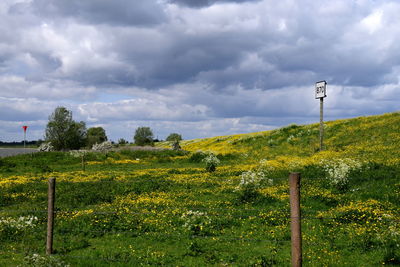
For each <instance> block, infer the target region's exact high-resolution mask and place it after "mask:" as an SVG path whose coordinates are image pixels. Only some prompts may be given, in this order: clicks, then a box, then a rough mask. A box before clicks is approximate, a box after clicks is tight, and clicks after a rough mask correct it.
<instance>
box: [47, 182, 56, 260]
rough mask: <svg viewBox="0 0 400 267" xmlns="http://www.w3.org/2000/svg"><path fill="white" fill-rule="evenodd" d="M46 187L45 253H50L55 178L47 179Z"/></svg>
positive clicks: (51, 246) (51, 249) (51, 247)
mask: <svg viewBox="0 0 400 267" xmlns="http://www.w3.org/2000/svg"><path fill="white" fill-rule="evenodd" d="M48 183H49V189H48V206H47V242H46V254H47V255H50V254H52V253H53V227H54V201H55V192H56V191H55V189H56V178H50V179H49V182H48Z"/></svg>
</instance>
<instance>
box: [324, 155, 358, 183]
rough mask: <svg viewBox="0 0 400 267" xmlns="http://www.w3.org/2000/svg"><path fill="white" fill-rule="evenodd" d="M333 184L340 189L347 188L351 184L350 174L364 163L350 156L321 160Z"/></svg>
mask: <svg viewBox="0 0 400 267" xmlns="http://www.w3.org/2000/svg"><path fill="white" fill-rule="evenodd" d="M321 163H322V164H321V165H322V166H324V170H325V173H326V175H327V178H328V179H329V182H330V184H331V185H333V186H335V187H336V188H338V189H339V190H343V189H346V188H347V186H348V184H349V174H350V172H351V171H355V170H358V169H360V168H361V166H362V163H361V162H359V161H357V160H354V159H349V158H344V159H334V160H330V161H323V162H321Z"/></svg>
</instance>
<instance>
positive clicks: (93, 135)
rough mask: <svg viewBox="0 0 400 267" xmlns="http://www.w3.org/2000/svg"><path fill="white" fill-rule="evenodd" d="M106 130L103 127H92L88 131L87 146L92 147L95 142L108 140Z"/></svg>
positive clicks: (99, 142)
mask: <svg viewBox="0 0 400 267" xmlns="http://www.w3.org/2000/svg"><path fill="white" fill-rule="evenodd" d="M107 140H108V139H107V135H106V131H105V130H104V129H103V127H92V128H89V129H88V131H87V146H88V147H92V146H93V145H94V144H101V143H103V142H105V141H107Z"/></svg>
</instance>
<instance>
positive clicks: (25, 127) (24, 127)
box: [22, 125, 28, 149]
mask: <svg viewBox="0 0 400 267" xmlns="http://www.w3.org/2000/svg"><path fill="white" fill-rule="evenodd" d="M22 129H24V149H25V141H26V129H28V126H26V125H24V126H22Z"/></svg>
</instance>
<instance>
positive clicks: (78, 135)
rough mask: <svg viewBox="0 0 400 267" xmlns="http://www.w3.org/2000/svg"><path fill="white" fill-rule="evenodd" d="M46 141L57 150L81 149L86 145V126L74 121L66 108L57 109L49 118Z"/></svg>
mask: <svg viewBox="0 0 400 267" xmlns="http://www.w3.org/2000/svg"><path fill="white" fill-rule="evenodd" d="M45 139H46V141H47V142H51V144H52V146H53V147H54V149H55V150H64V149H79V148H81V147H83V146H84V145H85V143H86V124H85V123H84V122H83V121H81V122H76V121H74V120H73V119H72V112H71V111H69V110H68V109H66V108H65V107H57V108H56V109H55V110H54V112H53V113H52V114H51V115H50V117H49V122H48V123H47V126H46V133H45Z"/></svg>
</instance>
